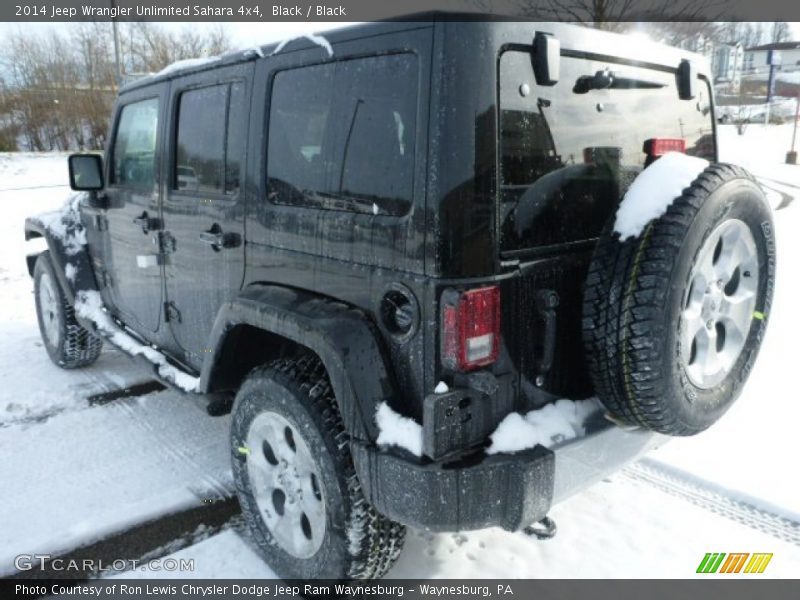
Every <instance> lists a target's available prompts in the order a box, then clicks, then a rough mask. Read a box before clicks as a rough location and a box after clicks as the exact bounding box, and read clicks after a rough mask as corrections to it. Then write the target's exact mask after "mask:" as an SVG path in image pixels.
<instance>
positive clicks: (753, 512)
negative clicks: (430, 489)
mask: <svg viewBox="0 0 800 600" xmlns="http://www.w3.org/2000/svg"><path fill="white" fill-rule="evenodd" d="M620 474H621V475H622V476H623V477H625V478H627V479H629V480H632V481H634V482H636V483H641V484H644V485H647V486H651V487H654V488H656V489H658V490H660V491H662V492H664V493H666V494H669V495H671V496H675V497H677V498H680V499H682V500H685V501H686V502H689V503H690V504H693V505H695V506H697V507H699V508H703V509H705V510H708V511H710V512H713V513H714V514H717V515H719V516H722V517H725V518H727V519H730V520H732V521H735V522H737V523H739V524H741V525H745V526H747V527H750V528H751V529H755V530H757V531H760V532H762V533H766V534H767V535H770V536H772V537H775V538H778V539H780V540H783V541H785V542H789V543H790V544H794V545H796V546H800V522H798V521H797V520H795V517H794V516H792V515H789V514H780V512H779V510H780V509H778V508H774V509H772V510H771V509H768V508H766V507H760V506H757V505H756V504H755V502H757V501H754V502H750V501H749V500H748V499H746V498H742V497H737V494H736V493H735V492H734V491H732V490H726V489H725V488H723V487H721V486H716V485H714V484H712V483H709V482H707V481H704V480H703V479H700V478H697V477H694V476H692V475H690V474H688V473H685V472H683V471H681V470H679V469H676V468H673V467H670V466H668V465H665V464H663V463H660V462H658V461H656V460H653V459H648V458H644V459H641V460H639V461H638V462H635V463H633V464H631V465H629V466H627V467H625V468H624V469H623V470H622V471H621V472H620Z"/></svg>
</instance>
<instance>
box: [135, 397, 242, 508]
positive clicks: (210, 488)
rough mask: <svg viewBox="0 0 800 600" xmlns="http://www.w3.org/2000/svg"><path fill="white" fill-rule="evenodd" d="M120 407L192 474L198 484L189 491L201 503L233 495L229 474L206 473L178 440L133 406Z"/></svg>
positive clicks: (166, 452) (165, 452)
mask: <svg viewBox="0 0 800 600" xmlns="http://www.w3.org/2000/svg"><path fill="white" fill-rule="evenodd" d="M186 400H187V401H188V400H189V399H188V398H187V399H186ZM120 407H121V409H122V410H123V411H125V413H126V414H127V415H128V416H129V417H130V420H131V422H132V423H133V424H135V425H136V426H138V427H140V428H141V429H143V430H144V431H145V432H146V433H147V434H148V436H149V437H151V438H152V440H153V443H155V444H157V445H158V447H159V448H160V449H161V450H162V451H163V452H164V454H165V455H167V456H168V457H170V459H171V460H174V461H176V462H177V463H179V464H182V465H185V466H186V469H187V470H189V471H191V472H192V473H194V475H195V476H196V478H197V481H198V482H199V483H198V484H197V485H196V486H193V488H192V489H191V491H192V493H194V494H195V495H196V496H197V497H198V499H200V500H202V501H207V500H209V499H213V500H227V499H229V498H231V497H232V496H233V495H234V490H233V481H232V478H231V476H230V473H219V474H217V473H209V472H207V471H206V470H205V469H203V468H202V466H201V465H199V464H198V463H197V461H196V460H195V459H194V456H193V455H192V453H190V452H187V451H186V450H185V449H184V448H183V446H182V445H181V444H180V440H176V439H175V438H174V437H171V436H169V435H168V434H167V433H166V432H165V431H164V430H163V429H161V428H159V427H156V426H155V425H154V424H153V422H152V421H151V420H149V419H147V418H143V415H142V413H141V411H139V410H136V406H135V405H134V404H132V403H129V402H123V403H122V404H121V405H120Z"/></svg>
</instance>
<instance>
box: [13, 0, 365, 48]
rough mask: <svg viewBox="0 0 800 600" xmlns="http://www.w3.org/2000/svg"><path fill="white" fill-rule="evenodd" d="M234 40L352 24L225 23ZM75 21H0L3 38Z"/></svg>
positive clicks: (266, 39)
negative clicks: (9, 34)
mask: <svg viewBox="0 0 800 600" xmlns="http://www.w3.org/2000/svg"><path fill="white" fill-rule="evenodd" d="M0 1H2V0H0ZM158 25H159V26H160V27H165V28H167V29H173V30H176V31H180V30H181V29H185V28H187V27H191V28H192V29H198V28H200V29H202V28H210V27H216V23H158ZM224 25H225V28H226V29H227V30H228V32H229V34H230V38H231V42H232V43H233V45H234V46H237V47H247V46H254V45H256V44H262V45H263V44H269V43H270V42H275V41H279V40H283V39H286V38H287V37H292V36H295V35H300V34H303V33H309V32H319V31H326V30H329V29H338V28H339V27H345V26H347V25H351V23H315V22H305V21H303V22H290V23H225V24H224ZM71 26H73V24H72V23H7V22H4V23H0V40H2V38H3V36H5V35H7V34H8V33H9V32H11V31H16V30H21V31H25V32H26V33H30V34H34V33H46V32H48V31H51V30H54V29H55V30H59V29H61V30H63V31H67V30H68V28H69V27H71Z"/></svg>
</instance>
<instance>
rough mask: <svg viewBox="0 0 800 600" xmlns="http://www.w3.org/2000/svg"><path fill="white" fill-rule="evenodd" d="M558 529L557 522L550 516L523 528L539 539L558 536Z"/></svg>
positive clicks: (524, 531)
mask: <svg viewBox="0 0 800 600" xmlns="http://www.w3.org/2000/svg"><path fill="white" fill-rule="evenodd" d="M557 531H558V527H556V522H555V521H553V519H551V518H550V517H545V518H544V519H542V520H541V521H536V523H534V524H533V525H528V526H527V527H526V528H525V529H523V530H522V533H524V534H525V535H530V536H532V537H535V538H536V539H537V540H549V539H552V538H554V537H555V536H556V532H557Z"/></svg>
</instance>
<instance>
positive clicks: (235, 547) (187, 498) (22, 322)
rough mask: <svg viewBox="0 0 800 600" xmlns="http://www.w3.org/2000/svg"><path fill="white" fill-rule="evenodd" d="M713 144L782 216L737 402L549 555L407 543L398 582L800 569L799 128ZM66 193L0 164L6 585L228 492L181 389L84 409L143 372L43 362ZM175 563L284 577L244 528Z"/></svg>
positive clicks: (53, 162) (561, 522)
mask: <svg viewBox="0 0 800 600" xmlns="http://www.w3.org/2000/svg"><path fill="white" fill-rule="evenodd" d="M719 130H720V140H721V150H722V151H721V155H722V156H721V158H722V159H723V160H726V161H730V162H735V163H739V164H743V165H744V166H746V167H748V168H749V169H750V170H751V171H752V172H753V173H755V174H756V175H758V176H759V177H761V178H763V182H764V183H765V185H768V186H769V188H770V189H769V190H768V192H769V197H770V200H771V201H772V203H773V205H774V206H775V207H778V206H781V209H780V210H777V211H776V213H775V221H776V237H777V243H778V278H777V283H776V289H775V294H776V295H775V301H774V305H773V308H772V315H771V316H770V319H771V322H770V327H769V329H768V332H767V335H766V338H765V341H764V346H763V349H762V352H761V355H760V357H759V360H758V362H757V363H756V367H755V369H754V370H753V373H752V375H751V378H750V381H749V383H748V385H747V387H746V389H745V391H744V394H743V396H742V398H741V399H740V400H739V402H737V404H736V405H735V406H734V407H733V408H732V409H731V411H730V412H729V413H728V414H727V415H726V416H725V417H724V418H723V419H722V420H721V421H720V422H719V423H718V424H717V425H715V426H714V427H713V428H712V429H711V430H709V431H708V432H706V433H704V434H702V435H699V436H696V437H693V438H688V439H676V440H673V441H671V442H670V443H669V444H667V445H666V446H664V447H662V448H660V449H658V450H656V451H655V452H653V453H651V454H650V455H649V457H648V458H647V459H645V460H644V461H642V462H640V463H637V464H635V465H632V466H631V467H629V468H626V469H625V470H623V471H621V472H619V473H618V474H615V475H614V476H612V477H611V478H609V479H607V480H604V481H602V482H600V483H598V484H596V485H594V486H592V487H590V488H589V489H587V490H585V491H584V492H582V493H580V494H578V495H576V496H574V497H573V498H570V499H569V500H567V501H565V502H564V503H562V504H560V505H558V506H556V507H554V508H553V510H552V512H551V516H552V517H553V518H554V519H555V520H556V522H557V524H558V528H559V533H558V535H557V536H556V537H555V538H554V539H553V540H549V541H545V542H541V541H536V540H535V539H533V538H530V537H527V536H526V535H524V534H522V533H508V532H504V531H502V530H499V529H489V530H485V531H480V532H470V533H465V534H430V533H426V532H420V531H410V532H409V536H408V540H407V543H406V549H405V550H404V552H403V554H402V555H401V557H400V560H399V561H398V563H397V565H396V566H395V567H394V568H393V569H392V571H391V572H390V573H389V576H390V577H470V578H473V577H692V576H694V574H695V570H696V568H697V565H698V564H699V562H700V560H701V558H702V557H703V555H704V554H705V553H706V552H772V553H773V554H774V557H773V559H772V561H771V562H770V564H769V568H768V569H767V570H766V572H765V573H764V574H763V575H761V576H760V577H765V576H772V577H779V576H783V577H791V576H796V575H797V573H798V572H800V570H799V569H798V567H800V527H798V526H797V525H796V523H797V522H800V484H799V483H798V478H797V466H796V461H797V457H798V456H800V441H798V440H799V439H800V438H798V436H797V435H796V433H795V429H796V427H797V423H798V422H800V402H798V401H797V387H798V386H797V384H796V382H795V377H794V370H795V365H794V362H795V356H796V355H797V352H796V350H795V348H794V341H795V340H796V339H800V315H798V314H797V313H796V311H795V310H794V305H795V303H796V299H797V297H798V295H797V294H798V292H800V289H798V288H799V287H800V276H799V275H798V274H797V273H796V270H795V269H794V265H793V264H792V261H793V260H794V259H795V257H797V256H800V235H798V232H800V201H798V202H793V198H794V197H795V196H797V195H798V194H800V166H788V165H784V164H783V160H784V157H785V153H786V151H787V150H788V149H789V144H790V141H791V127H790V126H788V125H783V126H770V127H767V128H764V127H763V126H760V125H750V126H749V127H748V128H747V130H746V132H745V135H744V136H738V135H737V134H736V130H735V127H733V126H721V127H720V128H719ZM66 180H67V173H66V161H65V159H64V157H63V156H54V155H43V156H37V155H19V154H17V155H2V154H0V206H2V208H3V211H4V218H3V219H2V220H0V256H2V261H1V262H0V289H1V290H2V296H0V303H2V304H1V305H0V306H2V311H3V316H4V318H3V319H2V320H1V321H0V339H2V341H3V343H2V344H0V375H2V382H3V385H2V387H1V388H0V456H2V457H3V461H2V463H0V482H2V483H3V484H4V485H3V486H2V488H0V508H2V510H0V575H2V574H8V573H10V572H12V571H13V564H12V562H11V560H12V558H13V556H14V555H16V554H21V553H34V552H42V551H47V552H54V553H57V552H59V551H63V550H68V549H70V548H74V547H76V546H78V545H81V544H86V543H89V542H91V541H93V540H96V539H98V538H100V537H103V536H105V535H108V534H111V533H114V532H117V531H122V530H125V529H126V528H129V527H130V526H131V525H133V524H136V523H141V522H143V521H146V520H148V519H151V518H154V517H156V516H159V515H165V514H170V513H172V512H174V511H177V510H182V509H185V508H187V507H189V506H194V505H198V504H199V503H201V501H202V500H203V499H204V498H208V497H211V496H214V497H216V496H220V495H226V494H230V471H229V456H228V452H227V450H226V444H227V427H228V422H229V421H228V418H226V417H223V418H212V417H209V416H207V415H206V413H205V411H204V409H203V407H202V405H201V404H200V402H198V401H195V400H193V399H191V398H190V397H188V396H185V395H182V394H179V393H177V392H173V391H160V392H154V393H152V394H148V395H145V396H140V397H133V398H127V399H124V400H117V401H114V402H112V403H110V404H108V405H105V406H96V407H89V405H88V403H87V401H86V398H87V397H88V396H89V395H92V394H96V393H99V392H104V391H109V390H112V389H119V388H124V387H127V386H130V385H132V384H134V383H139V382H142V381H146V380H148V379H149V378H150V377H149V374H148V373H145V372H143V371H140V370H139V368H138V367H137V366H135V365H134V364H133V363H132V362H131V361H130V360H129V359H128V358H126V357H125V356H123V355H122V354H120V353H119V352H116V351H114V350H112V349H109V348H106V349H105V350H104V352H103V355H102V357H101V359H100V360H99V361H98V362H97V363H96V364H95V365H94V366H92V367H90V368H88V369H84V370H80V371H62V370H60V369H58V368H56V367H55V366H53V365H52V364H51V363H50V361H49V360H48V358H47V355H46V353H45V351H44V349H43V348H42V347H41V342H40V340H39V332H38V329H37V325H36V316H35V311H34V307H33V297H32V292H31V290H32V285H31V281H30V278H29V277H28V274H27V272H26V268H25V260H24V256H25V254H26V253H27V252H30V251H32V250H33V249H34V248H35V247H36V245H35V244H24V243H23V241H22V240H23V221H24V218H25V216H27V215H29V214H33V213H37V212H41V211H44V210H50V209H55V208H57V207H58V206H60V204H61V203H62V201H63V198H64V196H65V195H66V193H67V187H66ZM50 186H60V187H50ZM759 508H760V509H763V510H764V511H765V512H759V510H758V509H759ZM781 518H783V520H781ZM164 552H165V553H167V554H169V555H170V556H172V557H177V558H193V559H194V561H195V570H194V571H193V572H191V573H183V574H182V576H187V577H209V578H211V577H246V578H257V577H258V578H262V577H272V576H273V574H272V572H271V571H270V570H269V569H268V567H266V566H265V565H264V564H263V562H262V561H261V560H260V558H259V557H258V555H257V553H256V552H255V551H254V549H253V546H252V542H251V541H250V540H249V538H248V536H247V535H246V534H240V533H239V529H237V528H228V529H226V530H224V531H222V532H221V533H218V534H216V535H212V536H211V537H208V538H207V539H203V540H202V541H199V542H197V543H194V544H193V545H191V546H189V547H186V548H183V549H181V550H178V551H176V552H170V551H169V550H165V551H164ZM126 558H138V557H135V556H130V557H126ZM132 575H136V576H145V577H158V576H170V577H173V576H176V575H181V574H177V573H151V572H146V571H145V572H136V573H131V574H125V576H132Z"/></svg>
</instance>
